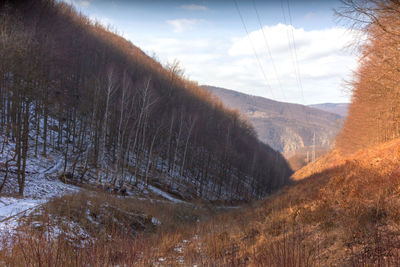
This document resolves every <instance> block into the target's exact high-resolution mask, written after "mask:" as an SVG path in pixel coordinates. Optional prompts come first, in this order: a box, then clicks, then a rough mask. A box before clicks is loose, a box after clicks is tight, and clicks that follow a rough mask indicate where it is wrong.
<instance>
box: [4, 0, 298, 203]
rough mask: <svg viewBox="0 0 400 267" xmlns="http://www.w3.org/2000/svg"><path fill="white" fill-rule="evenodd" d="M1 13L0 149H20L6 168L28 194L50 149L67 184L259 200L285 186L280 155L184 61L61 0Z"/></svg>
mask: <svg viewBox="0 0 400 267" xmlns="http://www.w3.org/2000/svg"><path fill="white" fill-rule="evenodd" d="M0 12H1V13H0V58H1V60H0V77H1V84H0V102H1V105H0V133H1V134H2V135H4V136H6V137H7V138H4V141H3V147H4V144H5V143H7V142H11V143H13V144H15V149H14V150H15V153H14V154H13V155H9V159H8V161H7V168H8V166H13V168H14V169H15V174H16V180H17V181H18V188H19V190H18V191H19V193H20V194H21V195H23V193H24V181H25V178H26V175H27V174H26V159H27V157H28V156H29V155H31V154H33V155H39V154H41V155H43V156H46V155H48V154H49V152H50V151H52V150H58V151H61V152H62V153H63V155H64V159H63V164H62V168H63V175H62V177H61V178H62V179H66V178H73V179H80V180H81V181H88V180H89V179H92V181H97V182H99V183H101V182H105V181H107V182H110V183H112V184H124V183H129V184H132V185H135V184H137V183H138V182H139V181H140V182H142V183H144V184H148V183H152V184H157V185H159V186H162V187H165V188H168V189H169V190H172V191H175V192H178V193H179V188H181V187H183V188H185V189H184V190H185V191H189V192H192V193H191V194H192V196H194V197H202V198H206V199H246V198H255V197H262V196H264V195H266V194H268V193H270V192H271V191H273V190H274V189H277V188H279V187H281V186H283V185H284V184H286V183H287V182H288V179H289V178H288V177H289V176H290V173H291V171H290V169H289V167H288V165H287V163H286V162H285V160H284V159H283V158H282V157H281V155H280V154H279V153H277V152H275V151H274V150H272V149H271V148H270V147H268V146H267V145H264V144H262V143H260V142H259V141H258V140H257V138H256V135H255V133H254V130H253V128H252V126H250V125H249V124H248V123H247V122H246V121H244V120H242V119H240V117H239V115H238V114H237V113H236V112H235V111H232V110H229V109H226V108H224V107H223V105H222V104H221V103H220V102H218V101H216V100H214V99H213V98H212V97H211V95H210V94H209V93H208V92H206V91H205V90H203V89H201V88H199V87H198V86H197V85H196V83H194V82H191V81H189V80H186V79H184V78H182V77H181V76H180V69H179V66H177V65H169V66H168V67H163V66H162V65H161V64H160V63H158V62H156V61H155V60H154V59H152V58H151V57H149V56H147V55H146V54H145V53H143V52H142V51H141V50H140V49H139V48H137V47H135V46H134V45H133V44H132V43H130V42H129V41H127V40H125V39H123V38H122V37H120V36H119V35H117V34H115V33H113V32H111V31H110V30H108V29H106V28H104V27H103V26H102V25H100V24H98V23H97V22H93V21H91V20H90V19H89V18H87V17H85V16H83V15H81V14H79V13H77V12H76V11H75V10H74V9H73V8H72V7H71V6H70V5H68V4H65V3H60V2H57V1H53V0H30V1H28V0H27V1H8V2H6V3H4V2H2V3H1V4H0ZM93 171H94V173H95V177H90V176H89V173H93ZM5 179H6V178H5Z"/></svg>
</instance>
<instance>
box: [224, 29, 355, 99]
mask: <svg viewBox="0 0 400 267" xmlns="http://www.w3.org/2000/svg"><path fill="white" fill-rule="evenodd" d="M263 30H264V34H265V37H266V39H267V42H268V44H269V47H270V51H271V54H272V58H273V60H274V62H275V65H276V69H277V73H278V77H277V75H276V74H275V70H274V68H273V65H272V63H271V59H270V57H269V54H268V49H267V45H266V42H265V39H264V36H263V31H262V30H261V29H259V30H257V31H254V32H251V33H250V34H249V36H244V37H241V38H236V39H234V40H233V42H232V46H231V48H230V49H229V55H230V56H232V57H236V58H248V59H251V60H252V63H250V64H249V65H248V67H249V71H250V69H252V70H253V71H254V73H255V74H257V76H260V77H262V71H261V70H260V68H259V64H258V63H257V61H256V59H255V58H254V57H255V55H254V50H253V47H254V49H255V50H256V51H257V54H258V56H259V58H260V59H261V61H262V66H263V69H264V72H265V73H266V74H267V77H268V80H269V83H270V85H271V87H272V88H273V89H274V91H276V92H278V91H280V90H279V89H280V87H279V80H280V82H281V85H282V87H283V89H284V90H287V91H288V92H289V93H286V95H287V98H288V99H287V100H288V101H296V98H297V102H300V101H299V98H300V97H301V90H300V87H299V86H298V83H297V82H296V75H295V67H294V62H296V58H297V64H298V67H299V68H298V69H299V72H300V79H301V80H302V85H303V86H302V87H303V90H304V95H305V102H307V101H310V99H313V98H314V99H317V98H318V95H321V96H322V95H323V96H326V95H327V92H324V93H323V94H321V93H320V92H321V90H326V91H329V92H331V95H332V98H333V97H335V99H332V101H338V99H339V98H343V99H344V97H343V96H341V94H340V90H341V89H340V88H341V84H342V81H343V79H345V78H348V76H349V75H350V74H351V70H353V69H355V68H356V66H357V64H356V63H357V57H356V56H355V55H354V54H351V53H350V52H349V51H348V50H346V49H345V47H346V46H347V45H349V44H350V43H351V42H352V40H354V38H355V36H356V33H354V32H350V31H348V30H347V29H345V28H341V27H333V28H329V29H324V30H313V31H306V30H304V29H303V28H294V27H292V26H291V25H283V24H278V25H275V26H265V27H264V28H263ZM292 33H293V37H294V40H295V46H296V51H297V53H295V52H294V51H295V50H294V49H293V48H291V47H290V46H289V41H288V40H291V41H292V37H291V34H292ZM249 39H250V40H249ZM278 78H279V80H278ZM258 80H259V82H260V81H261V80H260V79H258ZM264 83H266V82H265V81H264ZM296 89H297V92H298V93H296ZM291 92H293V93H291ZM277 95H278V94H277ZM281 100H285V99H281ZM311 101H313V100H311ZM314 101H317V102H318V100H314Z"/></svg>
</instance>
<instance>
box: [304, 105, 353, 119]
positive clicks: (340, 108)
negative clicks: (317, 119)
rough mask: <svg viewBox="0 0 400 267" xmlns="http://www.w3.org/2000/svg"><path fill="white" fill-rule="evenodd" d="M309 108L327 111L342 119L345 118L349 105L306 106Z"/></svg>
mask: <svg viewBox="0 0 400 267" xmlns="http://www.w3.org/2000/svg"><path fill="white" fill-rule="evenodd" d="M308 106H309V107H312V108H316V109H320V110H323V111H327V112H330V113H334V114H338V115H340V116H342V117H347V114H348V110H349V103H322V104H313V105H308Z"/></svg>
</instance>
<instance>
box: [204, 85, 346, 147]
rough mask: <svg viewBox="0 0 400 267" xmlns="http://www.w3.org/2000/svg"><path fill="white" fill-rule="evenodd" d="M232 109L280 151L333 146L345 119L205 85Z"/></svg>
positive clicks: (316, 110)
mask: <svg viewBox="0 0 400 267" xmlns="http://www.w3.org/2000/svg"><path fill="white" fill-rule="evenodd" d="M203 87H204V88H205V89H206V90H208V91H209V92H211V93H212V94H213V95H214V96H216V97H218V98H220V100H221V101H222V103H223V104H224V105H226V106H227V107H229V108H233V109H237V110H238V111H239V112H240V113H241V115H242V116H244V117H247V118H248V120H249V121H250V122H251V123H252V124H253V125H254V128H255V130H256V132H257V135H258V138H259V139H260V140H261V141H262V142H264V143H266V144H268V145H270V146H271V147H272V148H274V149H275V150H277V151H280V152H285V153H286V152H292V151H296V150H299V149H304V148H307V147H311V146H312V144H313V136H314V132H315V139H316V146H318V147H323V148H327V147H330V146H332V144H333V140H334V137H335V136H336V135H337V133H338V132H339V130H340V128H341V125H342V123H343V116H340V115H338V114H334V113H331V112H326V111H323V110H321V109H315V108H313V107H308V106H303V105H299V104H290V103H284V102H278V101H274V100H271V99H267V98H263V97H259V96H251V95H247V94H244V93H239V92H236V91H233V90H229V89H224V88H218V87H213V86H203Z"/></svg>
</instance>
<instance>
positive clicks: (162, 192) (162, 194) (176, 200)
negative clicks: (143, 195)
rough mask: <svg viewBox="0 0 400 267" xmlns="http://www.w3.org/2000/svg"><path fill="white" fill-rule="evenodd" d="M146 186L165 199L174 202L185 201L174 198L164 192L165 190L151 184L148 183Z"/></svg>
mask: <svg viewBox="0 0 400 267" xmlns="http://www.w3.org/2000/svg"><path fill="white" fill-rule="evenodd" d="M147 188H148V189H149V190H150V191H152V192H153V193H155V194H157V195H159V196H161V197H163V198H165V199H168V200H169V201H171V202H174V203H186V202H185V201H182V200H180V199H177V198H174V197H172V196H171V195H169V194H168V193H166V192H164V191H162V190H161V189H158V188H157V187H154V186H152V185H148V186H147Z"/></svg>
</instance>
